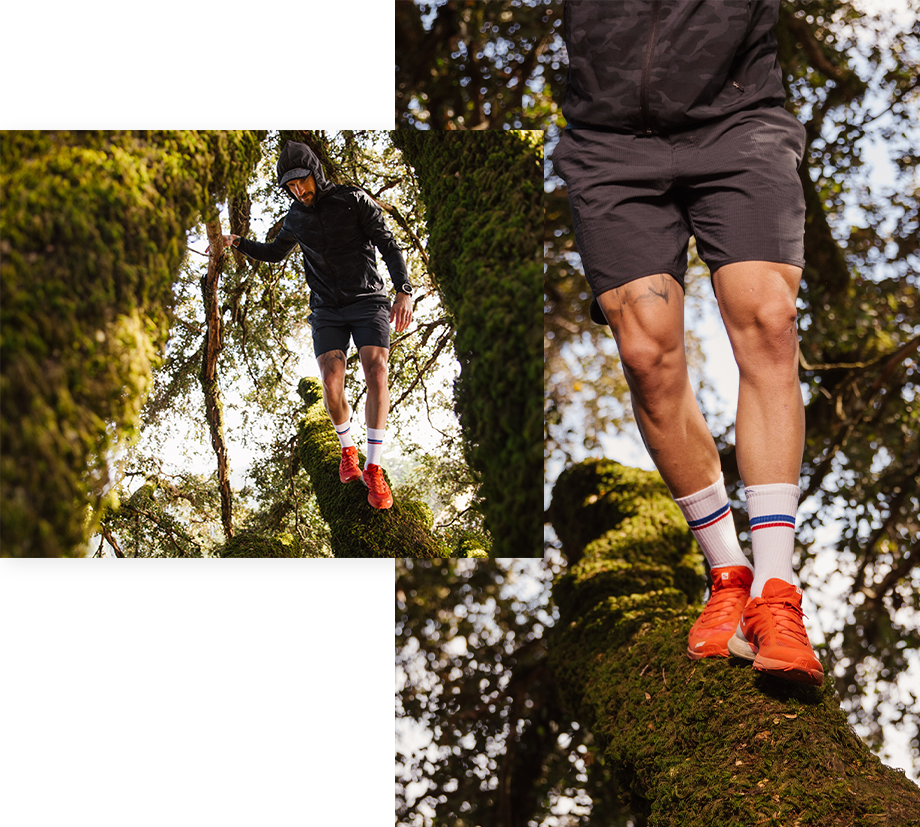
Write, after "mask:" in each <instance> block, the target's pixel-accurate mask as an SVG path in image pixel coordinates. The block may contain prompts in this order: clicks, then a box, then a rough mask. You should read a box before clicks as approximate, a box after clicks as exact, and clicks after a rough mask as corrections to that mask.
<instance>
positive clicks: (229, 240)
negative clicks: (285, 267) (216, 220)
mask: <svg viewBox="0 0 920 827" xmlns="http://www.w3.org/2000/svg"><path fill="white" fill-rule="evenodd" d="M224 246H225V247H236V249H238V250H239V251H240V252H241V253H243V254H244V255H247V256H249V258H254V259H255V260H256V261H269V262H273V263H274V262H278V261H283V260H284V259H285V258H286V257H287V256H288V254H289V253H290V252H291V250H293V249H294V248H295V247H296V246H297V239H296V238H295V237H294V234H293V233H291V232H289V231H288V230H287V229H285V228H282V229H281V232H280V233H278V237H277V238H276V239H275V240H274V241H272V242H271V243H270V244H263V243H261V242H259V241H251V240H250V239H248V238H243V237H242V236H238V235H233V234H232V233H231V234H230V235H225V236H224Z"/></svg>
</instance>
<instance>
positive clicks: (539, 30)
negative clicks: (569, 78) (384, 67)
mask: <svg viewBox="0 0 920 827" xmlns="http://www.w3.org/2000/svg"><path fill="white" fill-rule="evenodd" d="M561 8H562V6H561V2H560V0H490V2H485V0H475V2H469V0H431V1H430V2H423V1H422V0H418V1H417V2H411V0H397V2H396V3H395V13H396V59H397V66H396V124H397V127H410V128H411V127H418V128H425V129H541V128H543V126H544V124H545V123H546V122H547V121H549V120H551V119H556V118H558V117H559V114H558V106H557V105H556V103H555V102H554V101H558V100H560V99H561V94H560V93H561V89H562V81H563V77H564V74H563V65H564V58H563V54H564V46H563V44H562V40H561V38H560V37H559V35H558V34H557V31H558V27H559V25H560V23H561V13H560V12H561Z"/></svg>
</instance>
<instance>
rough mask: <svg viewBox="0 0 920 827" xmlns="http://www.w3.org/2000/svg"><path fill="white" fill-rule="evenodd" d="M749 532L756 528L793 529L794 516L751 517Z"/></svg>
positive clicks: (769, 515)
mask: <svg viewBox="0 0 920 827" xmlns="http://www.w3.org/2000/svg"><path fill="white" fill-rule="evenodd" d="M750 523H751V530H756V529H758V528H775V527H777V526H784V527H787V528H795V516H794V515H790V514H765V515H764V516H763V517H751V520H750Z"/></svg>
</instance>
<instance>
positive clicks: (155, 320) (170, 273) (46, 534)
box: [0, 132, 259, 556]
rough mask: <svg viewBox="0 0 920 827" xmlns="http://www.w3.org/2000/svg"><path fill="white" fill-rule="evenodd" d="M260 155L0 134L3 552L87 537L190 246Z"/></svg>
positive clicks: (198, 138) (240, 149)
mask: <svg viewBox="0 0 920 827" xmlns="http://www.w3.org/2000/svg"><path fill="white" fill-rule="evenodd" d="M258 157H259V135H257V134H256V133H253V132H122V133H97V132H7V133H4V136H3V140H2V145H0V160H2V187H3V191H4V198H3V204H2V242H0V253H2V302H0V305H2V317H0V321H2V334H0V335H2V340H0V341H2V347H0V354H2V365H3V368H2V370H3V374H2V385H0V397H2V403H0V405H2V422H3V431H2V460H0V463H2V481H3V495H2V518H3V534H4V553H6V554H12V555H28V556H35V555H44V556H55V555H61V554H68V553H70V552H71V551H72V549H73V548H74V547H75V546H77V545H78V544H79V543H80V542H81V541H82V540H84V539H85V538H86V537H87V536H88V533H89V532H90V531H91V523H88V522H87V521H86V520H85V519H84V516H85V510H86V506H87V504H93V505H96V504H98V503H99V502H100V500H101V498H102V495H103V491H104V488H105V486H106V484H107V482H108V473H107V460H108V454H109V453H110V452H111V451H112V450H113V449H114V447H115V446H118V445H120V444H122V443H123V442H124V440H125V439H126V437H128V436H129V435H130V434H131V433H132V432H133V429H134V428H135V426H136V423H137V420H138V413H139V409H140V406H141V404H142V402H143V399H144V397H145V395H146V392H147V390H148V387H149V382H150V372H151V369H152V368H153V366H154V365H155V364H156V363H157V361H158V359H159V357H160V351H161V348H162V347H163V345H164V343H165V339H166V331H167V328H168V323H169V309H170V306H171V304H172V296H171V293H170V287H171V284H172V281H173V278H174V276H175V274H176V272H177V271H178V269H179V266H180V264H181V261H182V258H183V255H184V246H185V243H184V242H185V233H186V231H187V230H188V229H189V228H190V227H191V226H192V225H193V224H194V223H195V221H196V220H198V217H199V215H200V214H201V212H202V210H206V209H208V208H209V207H210V205H211V204H212V203H213V202H214V200H215V199H219V198H224V197H226V196H227V194H228V193H230V192H234V191H237V190H238V189H239V188H240V187H242V185H243V184H244V183H245V180H246V178H247V177H248V175H249V171H250V170H251V168H252V167H253V165H254V164H255V162H256V160H257V159H258ZM37 480H40V481H41V484H40V485H36V484H35V483H36V481H37Z"/></svg>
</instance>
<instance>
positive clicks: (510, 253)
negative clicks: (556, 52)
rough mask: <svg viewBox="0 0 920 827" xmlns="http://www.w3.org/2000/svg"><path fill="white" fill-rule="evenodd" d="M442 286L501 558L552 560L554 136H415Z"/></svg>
mask: <svg viewBox="0 0 920 827" xmlns="http://www.w3.org/2000/svg"><path fill="white" fill-rule="evenodd" d="M393 142H394V143H395V144H396V146H398V147H399V148H400V149H401V150H402V152H403V154H404V156H405V157H406V159H407V160H408V161H409V163H410V164H412V166H413V167H414V168H415V172H416V175H417V177H418V182H419V187H420V190H421V194H422V199H423V201H424V202H425V207H426V211H427V216H428V231H429V235H428V255H429V262H430V269H431V275H432V279H433V281H434V284H435V286H436V287H437V289H438V292H439V294H440V296H441V300H442V302H443V304H444V306H445V307H446V308H447V309H448V311H449V312H450V314H451V316H452V317H453V320H454V324H455V331H456V334H455V343H454V346H455V349H456V354H457V359H458V360H459V362H460V370H461V373H460V377H459V378H458V380H457V382H456V385H455V388H454V398H455V408H456V411H457V414H458V416H459V418H460V425H461V427H462V429H463V440H464V447H465V450H466V455H467V460H468V462H469V464H470V466H471V467H472V468H473V470H474V471H475V472H477V473H478V474H479V475H480V477H481V480H482V490H481V493H482V495H483V499H484V504H483V511H484V513H485V519H486V526H487V527H488V529H489V531H490V532H491V534H492V540H493V547H492V555H493V556H495V557H542V556H543V550H542V537H541V533H540V521H539V518H538V515H539V514H540V513H541V512H542V487H541V486H542V479H543V475H542V434H543V408H542V402H541V399H542V387H543V386H542V375H543V349H542V345H541V339H540V331H541V330H542V326H541V323H540V320H541V315H542V304H541V297H542V285H543V264H542V256H541V255H540V245H539V242H540V235H541V232H542V226H543V200H542V199H543V169H542V162H543V135H542V133H533V132H498V131H487V132H462V133H461V132H436V131H429V132H426V131H414V130H405V131H398V132H394V133H393Z"/></svg>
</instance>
